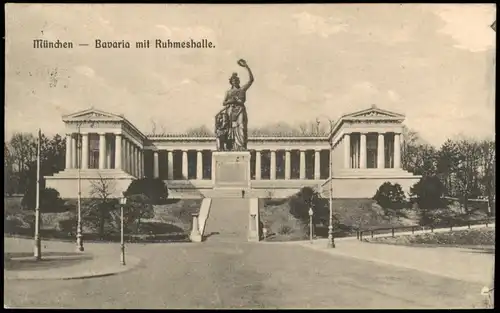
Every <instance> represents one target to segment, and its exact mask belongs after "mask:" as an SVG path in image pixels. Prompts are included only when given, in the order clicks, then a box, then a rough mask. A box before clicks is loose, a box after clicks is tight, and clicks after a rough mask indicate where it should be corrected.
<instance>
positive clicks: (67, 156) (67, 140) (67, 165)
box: [66, 134, 73, 168]
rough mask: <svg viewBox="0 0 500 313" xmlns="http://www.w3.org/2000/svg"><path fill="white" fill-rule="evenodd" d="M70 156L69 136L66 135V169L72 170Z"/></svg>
mask: <svg viewBox="0 0 500 313" xmlns="http://www.w3.org/2000/svg"><path fill="white" fill-rule="evenodd" d="M71 155H72V149H71V134H66V168H73V164H71V160H72V157H71Z"/></svg>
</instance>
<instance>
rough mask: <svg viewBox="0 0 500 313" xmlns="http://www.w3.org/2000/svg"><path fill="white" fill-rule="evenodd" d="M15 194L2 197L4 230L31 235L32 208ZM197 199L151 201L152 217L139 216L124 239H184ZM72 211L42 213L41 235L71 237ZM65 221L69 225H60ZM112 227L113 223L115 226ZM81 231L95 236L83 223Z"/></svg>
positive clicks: (112, 238) (115, 235) (115, 237)
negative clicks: (137, 226) (25, 207)
mask: <svg viewBox="0 0 500 313" xmlns="http://www.w3.org/2000/svg"><path fill="white" fill-rule="evenodd" d="M21 199H22V198H19V197H6V198H4V205H5V210H4V233H5V234H7V235H18V236H27V237H32V236H33V233H34V222H35V214H34V210H22V209H21V205H20V204H21ZM200 206H201V199H183V200H181V199H169V203H168V204H165V205H155V206H154V207H153V208H154V212H155V216H154V218H152V219H148V220H142V221H141V227H140V231H139V233H137V234H125V237H126V238H125V239H126V240H128V241H147V242H150V241H152V242H162V241H187V240H188V234H189V231H190V230H191V223H192V216H191V213H195V212H199V209H200ZM75 223H76V212H73V211H69V212H62V213H43V214H41V227H40V234H41V236H42V237H43V238H44V239H58V240H70V241H73V240H75V236H76V234H75V230H74V228H76V226H75V225H74V224H75ZM63 224H68V225H69V226H70V227H69V229H71V228H73V230H70V231H68V230H65V228H68V227H64V226H62V225H63ZM115 228H116V227H115ZM83 233H84V238H85V240H86V241H94V240H99V241H102V240H101V238H98V237H99V236H98V234H96V232H95V230H93V229H92V228H90V227H89V226H88V225H87V223H85V221H84V223H83ZM104 240H106V241H119V240H120V236H119V234H118V233H116V232H114V233H110V234H108V235H106V238H104Z"/></svg>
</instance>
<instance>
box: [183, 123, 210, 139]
mask: <svg viewBox="0 0 500 313" xmlns="http://www.w3.org/2000/svg"><path fill="white" fill-rule="evenodd" d="M186 135H188V136H193V137H211V136H215V134H214V132H213V131H211V130H210V129H208V127H207V126H205V125H202V126H199V127H193V128H190V129H188V130H187V131H186Z"/></svg>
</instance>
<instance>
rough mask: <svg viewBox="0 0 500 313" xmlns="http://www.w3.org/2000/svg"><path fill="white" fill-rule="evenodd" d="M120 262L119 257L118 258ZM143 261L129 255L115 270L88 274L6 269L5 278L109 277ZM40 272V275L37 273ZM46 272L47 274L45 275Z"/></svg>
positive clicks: (59, 278) (72, 278)
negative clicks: (125, 261)
mask: <svg viewBox="0 0 500 313" xmlns="http://www.w3.org/2000/svg"><path fill="white" fill-rule="evenodd" d="M117 262H118V258H117ZM141 263H142V259H140V258H137V257H134V256H128V257H127V263H126V265H125V266H123V267H117V268H114V269H113V270H107V271H102V272H100V273H99V272H97V273H86V274H76V275H75V274H68V275H64V274H63V275H57V273H55V274H52V275H51V274H47V273H43V271H41V272H42V273H41V275H40V273H33V272H32V271H11V273H10V275H9V274H8V273H9V271H4V279H5V280H17V281H19V280H76V279H90V278H99V277H107V276H113V275H116V274H121V273H125V272H128V271H131V270H133V269H135V268H137V267H138V266H139V265H140V264H141ZM30 272H31V273H30ZM37 274H38V275H37ZM44 274H45V275H44ZM9 276H10V277H9Z"/></svg>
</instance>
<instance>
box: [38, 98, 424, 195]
mask: <svg viewBox="0 0 500 313" xmlns="http://www.w3.org/2000/svg"><path fill="white" fill-rule="evenodd" d="M63 121H64V123H65V126H66V147H67V148H66V169H65V170H64V171H62V172H60V173H57V174H55V175H54V176H49V177H46V182H47V186H48V187H53V188H56V189H57V190H58V191H59V192H60V193H61V196H62V197H69V198H71V197H76V188H74V187H75V186H76V179H77V177H78V173H77V171H78V170H79V171H80V177H81V184H82V195H83V196H84V195H85V193H86V192H89V189H90V188H91V182H92V181H95V180H98V179H107V180H113V181H114V184H113V185H114V189H115V190H114V192H113V193H114V195H115V196H119V195H120V194H121V192H123V191H124V190H125V189H126V188H127V187H128V185H129V183H130V181H131V180H133V179H136V178H141V177H156V178H161V179H163V180H165V181H166V182H167V187H168V188H169V191H170V197H179V198H190V197H194V198H198V197H211V196H214V192H215V191H214V189H213V180H214V177H213V176H214V171H213V170H212V169H213V167H214V164H213V160H212V153H213V152H214V151H215V150H216V146H215V144H214V141H215V138H213V137H189V136H185V135H163V136H159V135H150V136H146V135H144V134H143V133H142V132H141V131H139V130H138V129H137V128H136V127H135V126H134V125H133V124H132V123H130V122H129V121H128V120H127V119H126V118H125V117H124V116H121V115H116V114H112V113H108V112H103V111H100V110H97V109H94V108H91V109H88V110H84V111H81V112H77V113H74V114H70V115H66V116H64V117H63ZM403 121H404V116H403V115H401V114H398V113H394V112H390V111H386V110H382V109H379V108H377V107H375V106H372V107H371V108H368V109H366V110H362V111H359V112H354V113H350V114H345V115H343V116H342V117H341V118H340V119H339V121H338V122H337V123H336V124H335V125H334V127H333V129H332V132H331V133H330V134H329V136H325V137H283V136H280V137H250V138H249V139H248V147H247V148H248V150H249V151H250V153H251V166H250V167H251V168H250V170H251V190H250V191H249V192H250V194H251V195H250V196H255V197H266V196H274V197H286V196H288V195H290V194H293V193H295V192H297V190H298V189H300V188H301V187H303V186H311V187H317V188H320V189H322V190H323V191H324V193H328V190H329V188H325V187H327V186H328V184H329V183H333V189H334V196H335V197H338V198H359V197H361V198H365V197H369V198H371V197H372V196H373V195H374V193H375V191H376V189H377V188H378V187H379V186H380V185H381V184H382V183H383V182H385V181H391V182H397V183H400V184H401V185H402V186H403V188H404V189H406V190H408V188H409V187H410V186H411V185H412V184H414V183H415V182H416V181H417V180H418V179H419V177H418V176H415V175H413V174H411V173H408V172H406V171H404V170H402V169H401V152H400V151H401V144H400V142H401V132H402V127H403V124H402V123H403ZM330 164H331V165H332V172H333V177H331V178H332V179H331V178H330ZM73 181H74V184H73ZM218 192H219V193H220V191H218ZM227 193H228V194H227V195H228V196H229V195H230V193H231V192H230V191H227ZM234 195H235V196H236V195H240V194H239V192H235V193H234Z"/></svg>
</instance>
